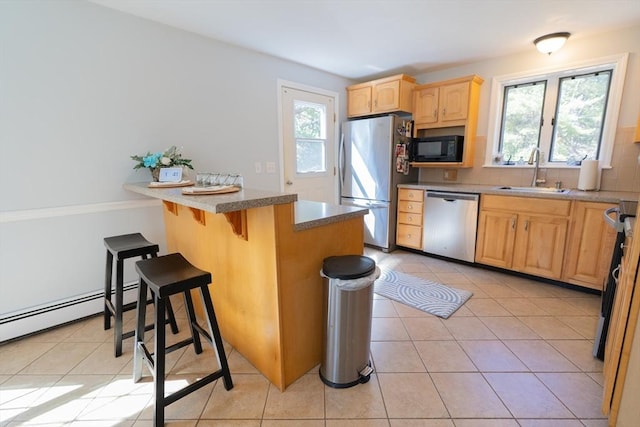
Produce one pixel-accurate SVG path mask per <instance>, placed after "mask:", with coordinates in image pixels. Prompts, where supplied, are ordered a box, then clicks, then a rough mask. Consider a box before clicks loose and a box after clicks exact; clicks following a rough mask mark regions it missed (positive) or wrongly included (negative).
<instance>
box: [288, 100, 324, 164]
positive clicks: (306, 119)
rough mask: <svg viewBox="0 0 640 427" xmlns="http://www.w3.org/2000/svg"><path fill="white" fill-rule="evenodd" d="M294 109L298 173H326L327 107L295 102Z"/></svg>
mask: <svg viewBox="0 0 640 427" xmlns="http://www.w3.org/2000/svg"><path fill="white" fill-rule="evenodd" d="M293 108H294V134H295V140H296V172H297V173H299V174H307V173H318V172H326V171H327V161H326V160H327V159H326V141H327V139H326V134H325V133H326V116H327V114H326V108H325V106H324V105H322V104H313V103H309V102H303V101H295V102H294V107H293Z"/></svg>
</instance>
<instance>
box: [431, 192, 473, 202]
mask: <svg viewBox="0 0 640 427" xmlns="http://www.w3.org/2000/svg"><path fill="white" fill-rule="evenodd" d="M479 197H480V196H479V195H477V194H468V193H444V192H441V191H428V190H427V192H426V194H425V198H438V199H444V201H445V202H455V201H456V200H471V201H477V200H478V198H479Z"/></svg>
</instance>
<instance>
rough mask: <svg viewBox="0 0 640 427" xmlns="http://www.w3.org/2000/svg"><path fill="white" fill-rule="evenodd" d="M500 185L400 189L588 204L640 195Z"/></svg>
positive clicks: (423, 184) (418, 184)
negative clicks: (530, 189)
mask: <svg viewBox="0 0 640 427" xmlns="http://www.w3.org/2000/svg"><path fill="white" fill-rule="evenodd" d="M497 187H500V185H480V184H453V183H452V184H448V183H441V182H439V183H429V182H416V183H407V184H399V185H398V188H413V189H417V190H434V191H451V192H459V193H476V194H498V195H502V196H519V197H537V198H545V199H549V198H553V199H567V200H582V201H588V202H604V203H619V202H621V201H623V200H628V201H638V197H639V196H640V194H638V193H634V192H625V191H582V190H570V191H569V192H567V193H551V192H550V193H531V192H527V191H518V190H499V189H497Z"/></svg>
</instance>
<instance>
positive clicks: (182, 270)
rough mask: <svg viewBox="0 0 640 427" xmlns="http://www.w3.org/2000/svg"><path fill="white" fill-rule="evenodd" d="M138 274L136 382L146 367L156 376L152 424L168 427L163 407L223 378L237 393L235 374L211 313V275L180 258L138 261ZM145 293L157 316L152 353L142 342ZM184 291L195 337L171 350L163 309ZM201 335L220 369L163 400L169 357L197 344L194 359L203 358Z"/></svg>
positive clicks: (212, 312) (226, 386)
mask: <svg viewBox="0 0 640 427" xmlns="http://www.w3.org/2000/svg"><path fill="white" fill-rule="evenodd" d="M136 270H137V272H138V274H139V275H140V285H139V287H138V322H137V325H136V334H135V341H134V350H133V352H134V356H133V381H134V382H138V381H139V380H140V379H141V378H142V365H143V362H144V363H146V364H147V366H148V368H149V370H150V371H151V373H152V374H153V386H154V395H155V398H154V413H153V425H154V426H155V427H158V426H163V425H164V408H165V406H168V405H170V404H172V403H173V402H175V401H177V400H178V399H181V398H183V397H184V396H186V395H188V394H189V393H191V392H193V391H196V390H198V389H200V388H201V387H204V386H205V385H207V384H209V383H211V382H213V381H215V380H217V379H218V378H221V377H223V378H224V388H225V389H227V390H231V389H232V388H233V381H232V380H231V372H230V371H229V365H228V364H227V357H226V355H225V352H224V347H223V344H222V336H221V335H220V329H219V328H218V322H217V320H216V315H215V312H214V311H213V303H212V301H211V294H210V293H209V287H208V285H209V283H211V273H208V272H206V271H202V270H200V269H198V268H196V267H194V266H193V265H191V264H190V263H189V262H188V261H187V260H186V259H185V258H184V257H183V256H182V255H181V254H179V253H174V254H169V255H163V256H160V257H157V258H150V259H144V260H141V261H137V262H136ZM147 288H149V289H150V290H151V294H152V297H153V300H154V301H155V307H156V310H155V316H154V325H155V339H154V349H153V353H150V352H149V349H148V348H147V346H146V344H145V342H144V331H145V327H144V325H145V316H146V313H145V311H146V310H145V309H144V306H145V298H146V295H147ZM197 288H199V289H200V296H201V297H202V302H203V304H204V306H205V309H206V317H207V319H206V320H207V323H208V326H209V332H207V331H205V330H204V328H202V326H200V324H198V322H197V319H196V314H195V311H194V308H193V300H192V298H191V289H197ZM181 292H182V293H183V295H184V303H185V307H186V310H187V316H188V323H189V329H190V330H191V337H190V338H187V339H184V340H182V341H180V342H178V343H176V344H173V345H171V346H169V347H167V346H166V339H165V338H166V337H165V335H166V333H165V326H164V322H163V320H164V319H163V315H162V313H164V309H165V304H166V302H167V301H169V297H170V296H171V295H175V294H178V293H181ZM200 336H202V337H203V338H205V339H206V340H207V341H208V342H209V343H210V344H211V346H212V347H213V348H214V350H215V352H216V358H217V361H218V366H219V367H220V369H218V370H217V371H215V372H213V373H212V374H209V375H207V376H205V377H203V378H200V379H199V380H197V381H195V382H193V383H191V384H189V385H187V386H186V387H183V388H182V389H180V390H178V391H175V392H173V393H172V394H170V395H168V396H165V387H164V379H165V356H166V354H167V353H170V352H172V351H174V350H178V349H179V348H182V347H185V346H187V345H189V344H193V347H194V349H195V352H196V354H200V353H202V344H201V341H200Z"/></svg>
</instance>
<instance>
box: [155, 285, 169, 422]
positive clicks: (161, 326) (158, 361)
mask: <svg viewBox="0 0 640 427" xmlns="http://www.w3.org/2000/svg"><path fill="white" fill-rule="evenodd" d="M153 298H154V300H155V302H156V312H155V316H154V325H155V334H156V336H155V345H154V357H155V360H154V367H153V368H154V373H153V388H154V390H155V399H156V402H155V408H154V412H153V425H154V426H156V427H159V426H164V407H165V399H164V374H165V372H164V370H165V356H166V354H165V341H166V337H165V317H164V316H165V312H166V307H165V299H164V298H158V297H157V296H156V295H154V297H153Z"/></svg>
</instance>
